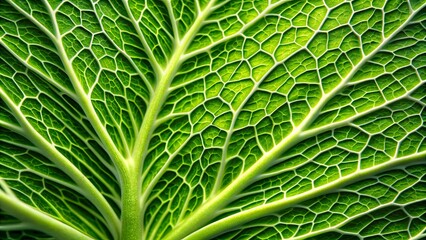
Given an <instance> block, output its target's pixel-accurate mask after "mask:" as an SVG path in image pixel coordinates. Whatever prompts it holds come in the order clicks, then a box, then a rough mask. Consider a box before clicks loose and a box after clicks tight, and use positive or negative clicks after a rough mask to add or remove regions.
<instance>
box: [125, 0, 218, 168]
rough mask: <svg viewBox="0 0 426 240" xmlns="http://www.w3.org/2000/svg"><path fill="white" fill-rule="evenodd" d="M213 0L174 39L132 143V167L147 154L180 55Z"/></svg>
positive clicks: (207, 12)
mask: <svg viewBox="0 0 426 240" xmlns="http://www.w3.org/2000/svg"><path fill="white" fill-rule="evenodd" d="M214 2H215V1H211V2H210V3H209V4H208V5H207V6H206V7H205V9H204V10H203V11H202V12H200V14H199V15H198V17H197V18H196V20H195V21H194V24H192V26H191V28H190V29H189V30H188V32H187V33H186V34H185V36H184V37H183V38H182V40H180V41H176V44H175V46H176V48H175V50H174V52H173V55H172V57H171V58H170V61H169V62H168V64H167V66H166V67H165V68H164V69H163V70H162V71H161V72H160V73H159V81H158V83H157V85H156V86H155V89H154V93H153V96H152V98H151V101H150V102H149V104H148V108H147V111H146V114H145V118H144V119H143V121H142V125H141V128H140V129H139V132H138V133H139V134H138V136H137V138H136V141H135V143H134V148H133V153H132V159H131V163H130V164H131V165H133V166H134V167H141V166H142V163H143V161H144V159H145V157H146V155H147V150H148V145H149V140H150V138H151V136H152V133H153V132H154V127H153V126H154V123H155V120H156V118H157V116H158V114H159V112H160V110H161V107H162V106H163V104H164V102H165V101H166V99H167V95H168V90H169V87H170V84H171V81H172V80H173V78H174V76H175V74H176V72H177V70H178V69H179V67H180V66H181V64H182V62H183V61H182V56H183V55H184V53H185V51H186V49H187V48H188V46H189V44H190V43H191V41H192V39H193V38H194V37H195V34H196V33H197V32H198V30H199V29H200V27H201V26H202V23H203V21H204V20H205V18H206V17H207V16H208V15H209V14H210V9H211V7H212V6H213V5H214Z"/></svg>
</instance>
